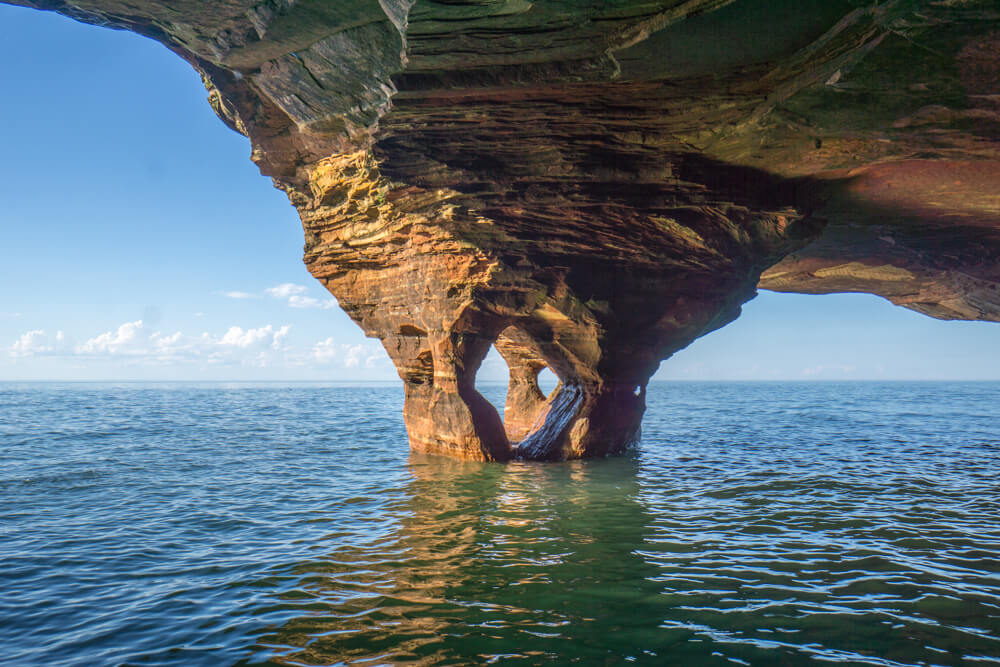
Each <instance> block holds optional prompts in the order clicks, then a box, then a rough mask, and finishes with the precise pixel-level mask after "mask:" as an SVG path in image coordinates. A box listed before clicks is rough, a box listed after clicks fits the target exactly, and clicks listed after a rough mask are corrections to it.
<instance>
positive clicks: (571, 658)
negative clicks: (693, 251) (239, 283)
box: [0, 383, 1000, 667]
mask: <svg viewBox="0 0 1000 667" xmlns="http://www.w3.org/2000/svg"><path fill="white" fill-rule="evenodd" d="M401 398H402V397H401V392H400V391H399V388H398V387H395V386H393V387H388V388H378V387H367V388H356V387H355V388H345V387H336V386H302V385H288V386H275V385H268V386H251V385H220V386H213V385H197V386H192V385H177V386H167V385H156V386H126V385H51V386H48V385H44V386H43V385H30V386H29V385H0V508H3V509H2V512H0V519H2V522H0V531H2V538H3V539H2V540H0V627H2V628H4V630H5V641H4V642H0V664H10V665H35V664H45V665H49V664H58V665H88V666H89V665H104V664H108V665H165V664H169V665H184V666H185V667H187V666H190V665H206V666H209V665H210V666H215V665H229V664H261V663H268V664H276V665H288V664H296V665H320V664H323V665H326V664H354V665H381V664H422V665H432V664H434V665H437V664H454V665H466V664H484V663H486V664H488V663H497V664H526V665H527V664H553V665H561V664H580V665H604V664H632V663H638V664H646V665H664V664H671V665H672V664H677V665H730V664H733V663H735V664H751V665H799V664H820V663H829V662H838V663H843V664H852V665H853V664H867V665H965V664H987V663H990V662H992V663H996V662H1000V566H998V564H997V563H998V555H1000V479H998V476H997V472H998V470H1000V423H998V420H997V418H996V417H997V406H998V405H1000V384H989V383H983V384H975V383H973V384H958V383H944V384H934V383H928V384H878V383H843V384H799V385H796V384H780V383H775V384H760V385H754V384H703V385H702V384H663V385H654V386H653V387H652V388H651V389H650V391H649V392H648V394H647V403H648V404H649V411H648V413H647V416H646V419H645V421H644V425H643V441H642V443H641V446H640V448H639V449H638V450H637V451H636V452H634V453H633V454H632V455H631V456H628V457H624V458H619V459H610V460H601V461H589V462H575V463H565V464H539V463H530V464H518V463H514V464H510V465H496V464H478V463H466V462H456V461H450V460H447V459H440V458H435V457H419V456H411V455H409V454H408V453H407V451H406V445H405V442H406V441H405V433H404V431H403V429H402V424H401V423H400V420H399V409H400V403H401ZM490 398H491V399H492V400H502V391H498V392H497V395H496V396H491V397H490Z"/></svg>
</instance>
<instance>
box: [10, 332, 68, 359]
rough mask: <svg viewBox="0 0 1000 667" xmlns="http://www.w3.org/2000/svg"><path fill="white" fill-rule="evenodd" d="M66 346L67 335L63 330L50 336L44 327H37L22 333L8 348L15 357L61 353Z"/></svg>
mask: <svg viewBox="0 0 1000 667" xmlns="http://www.w3.org/2000/svg"><path fill="white" fill-rule="evenodd" d="M66 346H67V341H66V336H65V335H63V332H62V331H57V332H56V335H55V336H49V335H48V334H47V333H45V331H44V330H43V329H35V330H33V331H28V332H25V333H24V334H22V335H21V337H20V338H18V339H17V341H15V342H14V344H13V345H11V346H10V348H8V350H9V351H10V354H11V356H13V357H34V356H41V355H50V354H60V353H61V352H62V351H63V350H65V349H66Z"/></svg>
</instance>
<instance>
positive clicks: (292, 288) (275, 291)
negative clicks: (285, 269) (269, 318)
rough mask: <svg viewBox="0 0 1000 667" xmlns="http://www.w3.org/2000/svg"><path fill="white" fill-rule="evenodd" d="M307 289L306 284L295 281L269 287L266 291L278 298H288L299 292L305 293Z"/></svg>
mask: <svg viewBox="0 0 1000 667" xmlns="http://www.w3.org/2000/svg"><path fill="white" fill-rule="evenodd" d="M307 291H308V290H307V289H306V288H305V286H303V285H296V284H295V283H281V284H280V285H275V286H274V287H268V288H267V289H266V290H264V292H265V293H267V294H268V295H269V296H273V297H274V298H276V299H287V298H289V297H292V296H295V295H297V294H305V293H306V292H307Z"/></svg>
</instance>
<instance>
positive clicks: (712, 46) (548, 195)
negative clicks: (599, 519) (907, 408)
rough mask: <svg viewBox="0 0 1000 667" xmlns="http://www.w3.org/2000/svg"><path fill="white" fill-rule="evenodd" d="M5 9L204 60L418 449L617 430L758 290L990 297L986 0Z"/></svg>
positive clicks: (997, 104)
mask: <svg viewBox="0 0 1000 667" xmlns="http://www.w3.org/2000/svg"><path fill="white" fill-rule="evenodd" d="M8 1H9V0H8ZM13 4H21V5H27V6H31V7H36V8H39V9H52V10H55V11H59V12H61V13H64V14H66V15H69V16H72V17H73V18H76V19H79V20H82V21H86V22H90V23H97V24H101V25H107V26H110V27H115V28H124V29H128V30H133V31H136V32H139V33H141V34H144V35H147V36H149V37H152V38H154V39H157V40H159V41H161V42H162V43H164V44H165V45H166V46H167V47H168V48H170V49H172V50H173V51H174V52H176V53H177V54H178V55H180V56H181V57H183V58H185V59H186V60H187V61H188V62H189V63H191V64H192V65H193V66H194V67H195V68H197V69H198V70H199V71H200V72H201V73H202V75H203V77H204V79H205V83H206V86H207V87H208V89H209V93H210V95H209V101H210V103H211V104H212V105H213V107H214V108H215V110H216V112H217V113H218V114H219V116H220V117H221V118H222V119H223V120H224V121H225V122H226V123H227V124H228V125H229V126H230V127H232V128H234V129H235V130H237V131H239V132H242V133H244V134H246V135H247V136H249V137H250V139H251V141H252V143H253V159H254V161H255V162H256V163H257V164H258V165H259V166H260V168H261V170H262V171H263V172H264V173H265V174H268V175H270V176H272V177H273V178H274V180H275V183H276V185H277V186H278V187H280V188H282V189H283V190H284V191H286V192H287V193H288V196H289V198H290V200H291V202H292V203H293V204H294V205H295V207H296V208H297V209H298V211H299V213H300V215H301V218H302V222H303V228H304V231H305V262H306V265H307V266H308V268H309V270H310V271H311V272H312V274H313V275H314V276H315V277H316V278H317V279H318V280H319V281H321V282H322V283H323V284H324V285H326V287H327V288H328V289H329V290H330V292H331V293H332V294H333V295H334V296H336V297H337V299H338V300H339V302H340V304H341V306H342V307H343V308H344V309H345V310H346V311H347V313H348V314H349V315H350V316H351V317H352V318H353V319H354V320H355V321H356V322H357V323H358V324H359V325H360V326H361V327H362V328H363V329H364V330H365V332H366V334H368V335H369V336H373V337H377V338H379V339H380V340H381V341H382V343H383V345H384V346H385V349H386V350H387V352H388V353H389V355H390V356H391V357H392V359H393V361H394V362H395V364H396V367H397V369H398V371H399V375H400V377H401V378H402V380H403V382H404V385H405V389H406V407H405V419H406V424H407V428H408V430H409V434H410V440H411V445H412V447H413V448H414V449H415V450H419V451H424V452H435V453H442V454H448V455H451V456H455V457H460V458H469V459H481V460H506V459H510V458H513V457H521V458H529V459H566V458H580V457H588V456H601V455H607V454H614V453H618V452H621V451H622V450H623V449H624V448H626V447H627V446H628V445H629V444H630V443H632V442H633V441H634V440H635V439H636V438H637V437H638V436H639V425H640V420H641V417H642V413H643V410H644V394H645V386H646V383H647V381H648V379H649V377H650V376H651V375H652V373H653V372H654V371H655V370H656V368H657V367H658V364H659V363H660V361H661V360H663V359H666V358H667V357H669V356H670V355H671V354H673V353H674V352H676V351H677V350H679V349H681V348H683V347H684V346H686V345H688V344H689V343H690V342H691V341H693V340H695V339H696V338H698V337H699V336H702V335H704V334H705V333H707V332H709V331H711V330H713V329H715V328H718V327H720V326H722V325H724V324H726V323H728V322H730V321H732V320H733V319H734V318H735V317H737V316H738V315H739V312H740V306H741V304H742V303H744V302H745V301H747V300H748V299H750V298H752V297H753V296H754V295H755V290H756V288H757V286H758V284H760V286H761V287H764V288H767V289H774V290H779V291H791V292H809V293H826V292H834V291H862V292H872V293H875V294H880V295H882V296H885V297H887V298H889V299H891V300H893V301H894V302H895V303H898V304H900V305H904V306H906V307H909V308H913V309H915V310H918V311H921V312H924V313H927V314H929V315H932V316H934V317H942V318H964V319H989V320H998V319H1000V269H998V266H1000V263H998V261H997V260H998V259H1000V199H998V196H1000V195H998V192H1000V84H998V81H1000V7H998V6H997V5H996V3H995V2H994V0H948V1H931V0H926V1H921V0H908V1H904V0H896V1H893V0H890V1H889V2H879V3H875V2H864V1H862V0H796V1H794V2H793V1H791V0H787V1H775V0H737V1H735V2H733V1H730V0H686V1H682V0H645V1H634V0H633V1H627V0H617V1H616V0H572V1H569V0H565V1H563V0H546V1H538V2H530V1H528V0H468V1H462V0H448V1H447V2H445V1H444V0H438V1H432V0H416V1H415V2H414V1H413V0H377V1H376V0H357V1H353V2H351V1H348V0H344V1H341V2H330V1H329V0H265V1H264V2H251V1H249V0H247V1H243V0H177V1H174V2H169V3H163V2H154V1H153V0H128V1H126V0H72V1H70V0H65V1H63V0H15V1H14V2H13ZM762 274H763V278H762ZM492 344H496V345H497V348H498V349H499V351H500V352H501V354H502V355H503V357H504V358H505V359H506V360H507V362H508V364H509V366H510V369H511V381H510V390H509V394H508V406H507V410H506V414H505V419H504V420H501V417H500V415H498V414H497V412H496V411H495V410H494V409H493V407H492V406H491V405H490V404H489V403H488V402H487V401H486V400H485V399H484V398H483V397H482V396H480V395H479V394H478V392H476V389H475V375H476V371H477V370H478V368H479V365H480V363H481V362H482V360H483V358H484V356H485V355H486V353H487V351H488V350H489V348H490V346H491V345H492ZM546 366H547V367H548V368H550V369H552V371H553V372H555V374H556V375H557V376H558V377H559V379H560V385H559V387H558V388H557V390H556V392H554V393H553V395H551V396H549V397H546V396H543V395H542V394H541V392H540V391H539V390H538V386H537V375H538V371H539V370H540V369H542V368H544V367H546Z"/></svg>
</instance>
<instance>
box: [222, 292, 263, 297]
mask: <svg viewBox="0 0 1000 667" xmlns="http://www.w3.org/2000/svg"><path fill="white" fill-rule="evenodd" d="M222 296H225V297H228V298H230V299H256V298H257V295H256V294H251V293H250V292H239V291H235V290H234V291H232V292H222Z"/></svg>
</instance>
